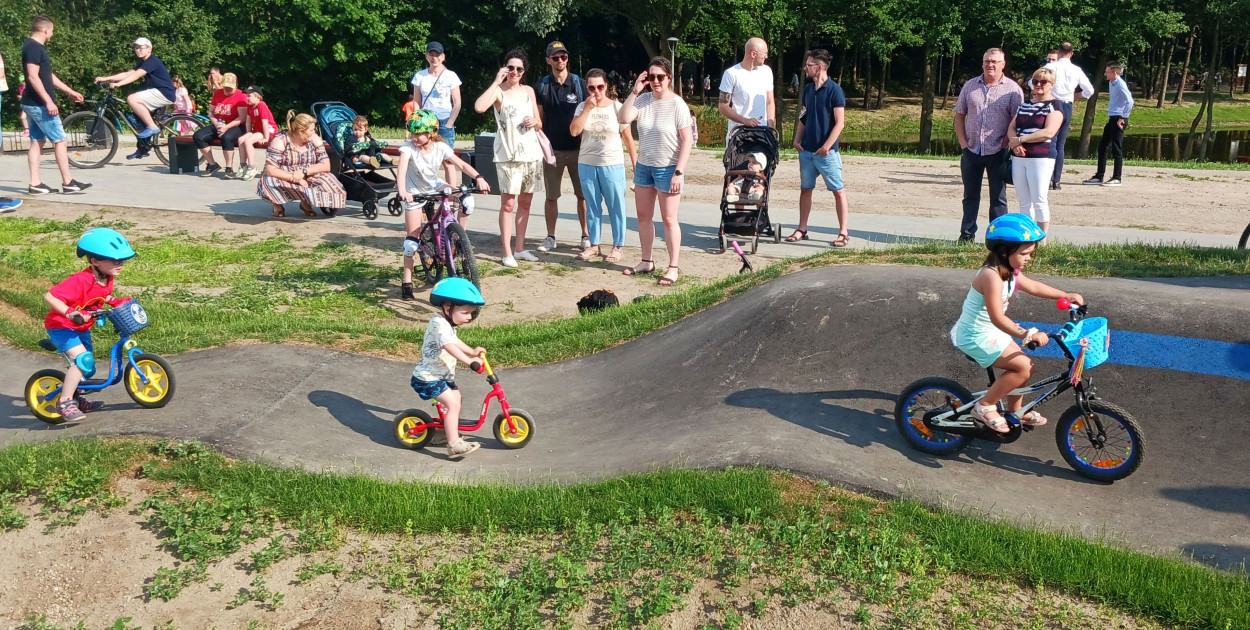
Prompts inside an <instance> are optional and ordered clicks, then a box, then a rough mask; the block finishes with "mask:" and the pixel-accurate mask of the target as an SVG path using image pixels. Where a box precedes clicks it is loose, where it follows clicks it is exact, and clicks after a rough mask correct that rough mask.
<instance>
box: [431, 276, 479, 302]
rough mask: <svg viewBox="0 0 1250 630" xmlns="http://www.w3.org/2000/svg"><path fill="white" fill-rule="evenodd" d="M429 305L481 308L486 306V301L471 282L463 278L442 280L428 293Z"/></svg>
mask: <svg viewBox="0 0 1250 630" xmlns="http://www.w3.org/2000/svg"><path fill="white" fill-rule="evenodd" d="M430 304H433V305H434V306H440V307H441V306H442V305H444V304H452V305H460V304H470V305H473V306H482V305H484V304H486V299H485V298H483V297H482V292H481V291H479V290H478V288H477V286H476V285H474V284H473V283H472V282H469V281H468V280H465V279H464V278H444V279H442V280H439V282H438V284H436V285H434V289H433V290H431V291H430Z"/></svg>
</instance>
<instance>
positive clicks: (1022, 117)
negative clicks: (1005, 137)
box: [1016, 101, 1057, 158]
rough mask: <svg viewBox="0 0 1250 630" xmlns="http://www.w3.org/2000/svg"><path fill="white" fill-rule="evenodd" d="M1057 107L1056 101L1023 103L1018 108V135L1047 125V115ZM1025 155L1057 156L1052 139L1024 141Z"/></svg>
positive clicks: (1031, 156) (1032, 156)
mask: <svg viewBox="0 0 1250 630" xmlns="http://www.w3.org/2000/svg"><path fill="white" fill-rule="evenodd" d="M1053 111H1057V110H1056V109H1055V102H1054V101H1039V102H1035V103H1022V104H1021V105H1020V108H1019V109H1017V110H1016V136H1024V135H1028V134H1031V133H1033V132H1034V131H1037V130H1039V129H1042V128H1044V127H1045V126H1046V117H1047V116H1048V115H1050V113H1051V112H1053ZM1024 157H1026V158H1044V157H1051V158H1053V157H1055V148H1054V143H1052V142H1051V141H1050V140H1042V141H1041V142H1026V143H1024Z"/></svg>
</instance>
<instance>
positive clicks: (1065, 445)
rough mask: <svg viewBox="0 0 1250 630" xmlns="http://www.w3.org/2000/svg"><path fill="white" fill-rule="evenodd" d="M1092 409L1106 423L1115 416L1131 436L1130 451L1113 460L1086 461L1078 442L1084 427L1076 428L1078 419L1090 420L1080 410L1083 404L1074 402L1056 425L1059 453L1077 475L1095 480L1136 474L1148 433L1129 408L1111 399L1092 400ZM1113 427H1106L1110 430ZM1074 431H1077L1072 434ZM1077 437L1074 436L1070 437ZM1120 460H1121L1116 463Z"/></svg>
mask: <svg viewBox="0 0 1250 630" xmlns="http://www.w3.org/2000/svg"><path fill="white" fill-rule="evenodd" d="M1089 409H1090V411H1093V412H1094V413H1095V414H1098V415H1100V416H1103V418H1104V424H1105V420H1106V418H1111V419H1113V420H1114V421H1115V422H1116V423H1118V424H1119V425H1120V427H1121V428H1122V429H1123V432H1124V433H1125V435H1126V436H1127V438H1128V452H1127V453H1126V454H1125V457H1124V458H1119V459H1118V458H1116V457H1114V456H1113V457H1112V458H1111V459H1100V460H1097V461H1093V462H1090V461H1087V458H1085V457H1082V456H1081V453H1078V452H1077V450H1078V443H1079V440H1080V437H1081V435H1082V432H1083V431H1084V428H1083V427H1081V426H1078V427H1075V428H1074V427H1073V425H1074V424H1075V423H1077V422H1081V421H1088V420H1086V419H1085V414H1084V412H1083V411H1082V410H1081V406H1080V405H1072V406H1071V407H1068V409H1067V411H1064V412H1063V415H1062V416H1060V417H1059V422H1058V423H1056V424H1055V444H1056V446H1058V447H1059V454H1060V455H1062V456H1063V459H1064V461H1066V462H1068V465H1069V466H1071V467H1072V469H1073V470H1075V471H1076V472H1077V474H1079V475H1081V476H1082V477H1086V478H1088V479H1093V480H1095V481H1105V482H1111V481H1119V480H1120V479H1124V478H1125V477H1127V476H1129V475H1131V474H1133V473H1134V472H1135V471H1136V470H1137V468H1138V467H1140V466H1141V463H1142V459H1143V458H1144V457H1145V453H1146V436H1145V434H1144V433H1142V430H1141V425H1140V424H1138V423H1137V419H1136V418H1134V417H1133V415H1132V414H1130V413H1129V412H1128V411H1126V410H1125V409H1124V408H1123V407H1121V406H1119V405H1113V404H1111V403H1109V402H1104V401H1101V400H1091V401H1089ZM1111 428H1112V427H1104V429H1111ZM1073 431H1076V432H1077V435H1076V436H1073V435H1072V433H1073ZM1071 438H1075V439H1071ZM1086 447H1087V448H1091V449H1094V452H1097V453H1101V452H1102V451H1103V450H1104V449H1101V448H1096V447H1095V446H1094V445H1092V444H1087V445H1086ZM1117 462H1118V463H1117Z"/></svg>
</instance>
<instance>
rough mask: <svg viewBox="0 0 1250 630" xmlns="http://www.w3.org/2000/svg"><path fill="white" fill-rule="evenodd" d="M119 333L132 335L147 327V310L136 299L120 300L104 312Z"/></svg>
mask: <svg viewBox="0 0 1250 630" xmlns="http://www.w3.org/2000/svg"><path fill="white" fill-rule="evenodd" d="M104 316H105V317H107V318H108V320H109V321H110V322H112V323H113V328H114V329H115V330H117V334H119V335H133V334H135V333H137V332H139V331H140V330H143V329H144V328H147V327H148V324H149V323H150V322H149V321H148V312H147V311H145V310H143V307H142V306H139V302H138V301H136V300H128V301H126V302H122V303H121V304H119V305H118V306H116V307H114V308H112V309H109V311H108V312H107V313H105V314H104Z"/></svg>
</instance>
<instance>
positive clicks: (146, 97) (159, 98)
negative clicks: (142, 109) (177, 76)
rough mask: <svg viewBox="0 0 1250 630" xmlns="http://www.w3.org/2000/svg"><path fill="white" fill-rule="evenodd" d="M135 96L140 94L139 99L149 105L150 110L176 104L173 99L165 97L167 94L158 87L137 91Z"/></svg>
mask: <svg viewBox="0 0 1250 630" xmlns="http://www.w3.org/2000/svg"><path fill="white" fill-rule="evenodd" d="M135 96H138V97H139V101H141V102H142V103H143V104H144V105H147V107H148V109H149V110H152V109H160V108H162V107H169V106H170V105H173V104H174V102H173V101H171V100H169V99H167V98H165V95H164V94H161V91H160V90H158V89H156V88H151V89H148V90H143V91H141V92H135Z"/></svg>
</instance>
